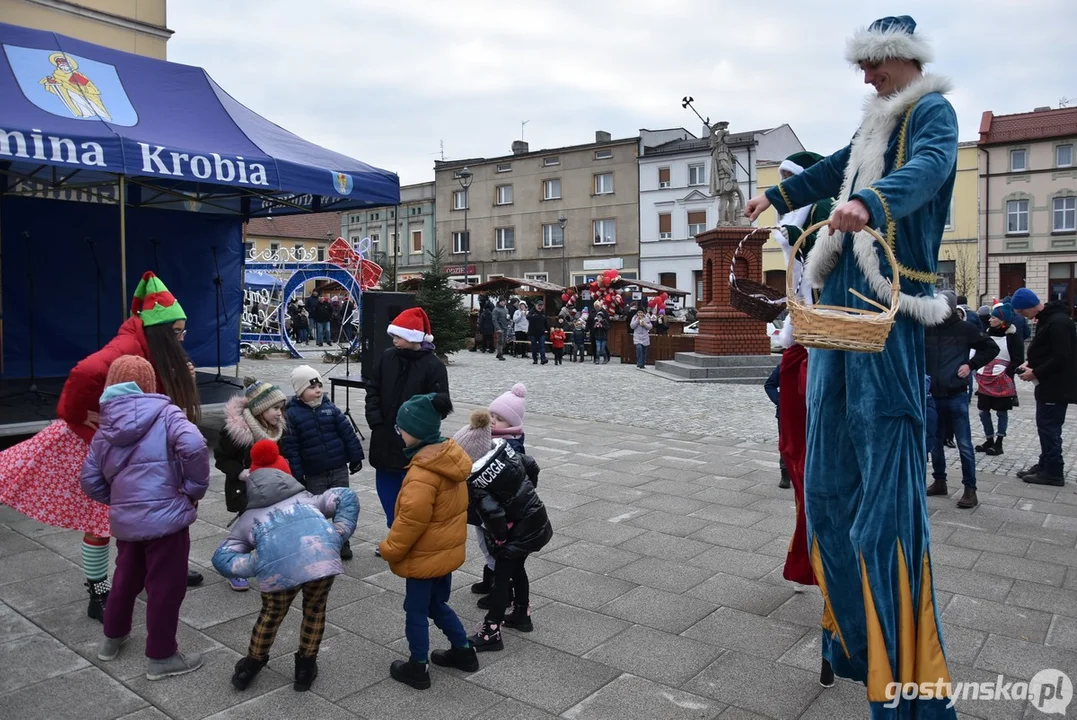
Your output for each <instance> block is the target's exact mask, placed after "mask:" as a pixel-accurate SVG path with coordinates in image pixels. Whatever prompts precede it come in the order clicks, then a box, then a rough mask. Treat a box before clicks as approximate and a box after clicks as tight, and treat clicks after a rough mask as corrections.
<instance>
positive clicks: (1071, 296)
mask: <svg viewBox="0 0 1077 720" xmlns="http://www.w3.org/2000/svg"><path fill="white" fill-rule="evenodd" d="M1075 269H1077V267H1075V264H1074V263H1051V264H1050V265H1048V266H1047V296H1048V299H1050V300H1064V301H1066V302H1067V303H1068V305H1069V308H1070V315H1071V316H1072V315H1073V308H1074V303H1075V302H1077V279H1075V278H1074V270H1075Z"/></svg>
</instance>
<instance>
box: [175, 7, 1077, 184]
mask: <svg viewBox="0 0 1077 720" xmlns="http://www.w3.org/2000/svg"><path fill="white" fill-rule="evenodd" d="M820 7H826V8H828V9H826V10H819V9H818V8H820ZM891 13H897V14H910V15H912V16H913V17H914V18H915V19H916V21H917V23H918V30H921V31H923V32H924V33H925V34H927V35H929V36H930V38H931V39H932V41H933V43H934V47H935V54H936V61H935V63H934V64H933V65H932V66H930V67H929V69H930V70H933V71H935V72H938V73H941V74H945V75H948V76H950V77H951V79H952V80H953V82H954V86H955V88H956V89H955V91H954V92H953V93H952V94H951V95H950V99H951V102H953V103H954V106H955V107H956V109H957V113H958V117H959V120H960V123H961V139H962V140H975V139H976V137H977V128H978V125H979V121H980V115H981V113H982V112H983V111H984V110H993V111H994V112H995V113H997V114H998V113H1012V112H1024V111H1028V110H1031V109H1032V108H1033V107H1036V106H1040V105H1051V106H1053V107H1057V106H1058V104H1059V101H1060V99H1061V98H1063V97H1068V98H1072V99H1073V101H1072V103H1071V104H1077V75H1075V73H1074V68H1077V43H1074V32H1075V27H1077V19H1075V16H1077V13H1075V11H1074V6H1073V0H1020V1H1019V2H1018V0H976V2H971V1H968V0H960V1H958V0H928V1H925V0H903V2H900V3H874V2H863V0H861V1H860V2H852V1H851V0H826V1H825V2H823V1H816V2H803V1H802V0H769V2H758V1H754V2H746V1H744V0H741V1H739V2H731V1H730V0H680V1H679V2H677V3H671V2H667V3H663V2H660V1H659V0H647V1H646V2H644V1H643V0H542V1H541V2H538V1H537V0H501V1H500V2H495V1H491V0H388V1H387V2H369V1H368V0H304V1H303V2H300V1H298V0H227V1H226V0H177V1H174V2H171V3H169V5H168V25H169V27H170V28H172V29H173V30H175V35H173V37H172V39H171V40H170V41H169V43H168V58H169V60H172V61H174V62H181V63H187V64H191V65H201V66H202V67H205V68H206V69H207V70H208V71H209V74H210V75H211V76H212V77H213V78H214V79H215V80H216V81H217V82H218V83H219V84H220V85H221V86H223V87H224V88H225V90H227V91H228V92H229V93H231V94H232V95H233V96H234V97H235V98H236V99H237V100H239V101H240V102H242V103H243V104H245V105H247V106H248V107H250V108H251V109H253V110H255V111H256V112H258V113H260V114H262V115H264V116H265V117H267V118H269V119H270V120H272V121H274V122H276V123H277V124H278V125H281V126H283V127H285V128H287V129H289V130H291V131H292V132H295V133H297V134H299V135H301V136H302V137H304V138H306V139H308V140H311V141H313V142H316V143H319V144H321V145H324V146H326V147H329V148H332V149H334V150H337V151H339V152H342V153H344V154H346V155H350V156H352V157H355V158H358V159H360V160H363V161H364V162H368V163H370V164H372V165H376V166H378V167H382V168H386V169H389V170H393V171H395V172H397V173H399V175H400V180H401V183H404V184H408V183H416V182H425V181H429V180H432V179H433V177H434V175H433V163H434V160H435V159H438V158H440V157H441V154H440V147H441V145H440V144H441V143H442V142H443V143H444V153H445V158H446V159H449V160H451V159H454V158H466V157H480V156H486V157H493V156H497V155H503V154H508V153H509V152H510V147H509V146H510V144H511V143H512V141H513V140H518V139H520V136H521V127H520V123H521V122H522V121H525V120H526V121H528V123H527V125H526V127H525V129H524V139H525V140H527V142H528V143H530V146H531V148H532V149H533V150H534V149H540V148H548V147H559V146H564V145H573V144H579V143H585V142H591V141H593V140H594V131H595V130H599V129H601V130H607V131H609V132H611V133H613V136H614V137H630V136H634V135H636V134H638V131H639V129H640V128H649V129H657V128H665V127H686V128H688V129H689V130H691V131H693V132H695V133H696V134H698V133H699V130H700V127H699V126H700V123H699V121H698V120H697V119H696V118H695V116H694V115H692V114H691V113H690V112H689V111H687V110H683V109H682V108H681V103H680V100H681V98H682V97H683V96H684V95H692V96H693V97H694V98H695V100H696V106H697V107H698V108H699V109H700V111H701V112H702V113H703V114H704V115H705V116H706V115H709V116H710V117H711V119H712V120H717V119H719V118H721V119H726V120H729V121H730V129H731V130H732V131H733V132H740V131H744V130H752V129H758V128H766V127H774V126H776V125H780V124H782V123H784V122H788V123H789V124H790V125H791V126H792V127H793V130H794V131H795V132H796V133H797V135H798V136H799V137H800V140H801V142H803V143H804V145H805V146H806V147H807V148H808V149H809V150H816V151H818V152H821V153H824V154H825V153H828V152H830V151H832V150H834V149H837V148H838V147H841V146H842V145H843V144H845V143H846V142H847V141H848V139H849V137H850V135H851V134H852V132H853V131H854V130H855V129H856V126H857V124H858V118H859V108H860V100H861V98H862V97H864V95H865V94H866V92H867V90H868V88H867V86H865V85H863V84H862V77H861V75H860V73H858V72H856V71H854V70H852V69H850V68H849V67H848V66H847V65H846V63H845V61H844V59H843V57H842V56H843V53H844V42H845V38H846V37H847V36H848V34H849V33H850V32H851V30H852V29H853V28H854V27H856V26H859V25H865V24H868V23H870V22H871V21H872V20H874V19H875V18H876V17H878V16H879V15H885V14H891Z"/></svg>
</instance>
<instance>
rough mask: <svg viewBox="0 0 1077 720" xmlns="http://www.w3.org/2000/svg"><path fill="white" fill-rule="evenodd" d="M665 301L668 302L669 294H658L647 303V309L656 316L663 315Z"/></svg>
mask: <svg viewBox="0 0 1077 720" xmlns="http://www.w3.org/2000/svg"><path fill="white" fill-rule="evenodd" d="M667 300H669V293H667V292H663V293H659V294H657V295H655V296H654V297H652V298H651V299H650V300H648V301H647V307H649V308H650V309H651V311H652V312H654V313H656V314H658V315H665V314H666V301H667Z"/></svg>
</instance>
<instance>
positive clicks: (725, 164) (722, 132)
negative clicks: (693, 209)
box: [711, 121, 748, 225]
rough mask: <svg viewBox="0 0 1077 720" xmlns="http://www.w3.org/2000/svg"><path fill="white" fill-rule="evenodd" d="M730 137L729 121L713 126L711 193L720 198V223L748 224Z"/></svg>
mask: <svg viewBox="0 0 1077 720" xmlns="http://www.w3.org/2000/svg"><path fill="white" fill-rule="evenodd" d="M728 137H729V123H728V122H725V121H721V122H716V123H715V124H714V125H713V126H712V127H711V159H712V160H713V161H714V163H713V164H714V168H713V171H712V172H711V195H713V196H714V197H717V198H718V224H719V225H747V224H748V219H747V218H745V217H744V193H743V192H741V189H740V183H738V182H737V174H736V167H735V166H734V164H733V163H734V160H733V152H732V151H731V150H730V149H729V143H728V141H727V139H726V138H728Z"/></svg>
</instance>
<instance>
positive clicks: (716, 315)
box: [696, 226, 770, 355]
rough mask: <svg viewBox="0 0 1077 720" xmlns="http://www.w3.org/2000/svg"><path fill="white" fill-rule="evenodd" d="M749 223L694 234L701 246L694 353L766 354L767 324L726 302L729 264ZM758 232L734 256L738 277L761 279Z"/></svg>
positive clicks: (762, 237)
mask: <svg viewBox="0 0 1077 720" xmlns="http://www.w3.org/2000/svg"><path fill="white" fill-rule="evenodd" d="M751 230H752V228H751V227H749V226H743V227H735V226H719V227H716V228H714V229H712V230H707V231H706V232H702V233H700V234H699V235H696V242H697V243H699V246H700V247H701V248H703V298H702V302H701V303H700V302H697V304H696V308H697V310H698V318H699V335H697V336H696V352H697V353H703V354H706V355H769V354H770V338H769V337H767V324H766V323H765V322H762V321H760V320H756V319H754V318H751V317H749V316H747V315H745V314H744V313H742V312H741V311H740V310H737V309H736V308H734V307H733V306H732V305H730V304H729V266H730V264H731V263H732V262H733V253H734V251H735V250H736V249H737V245H739V244H740V241H741V240H743V239H744V236H745V235H746V234H747V233H749V232H751ZM768 237H769V233H768V232H766V231H762V230H761V231H759V232H757V233H755V234H754V235H753V236H751V237H750V238H748V240H747V241H745V243H744V246H743V247H742V248H741V251H740V256H739V257H738V259H737V277H738V278H743V279H748V280H755V281H756V282H759V283H761V282H763V244H764V243H765V242H766V241H767V238H768Z"/></svg>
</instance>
